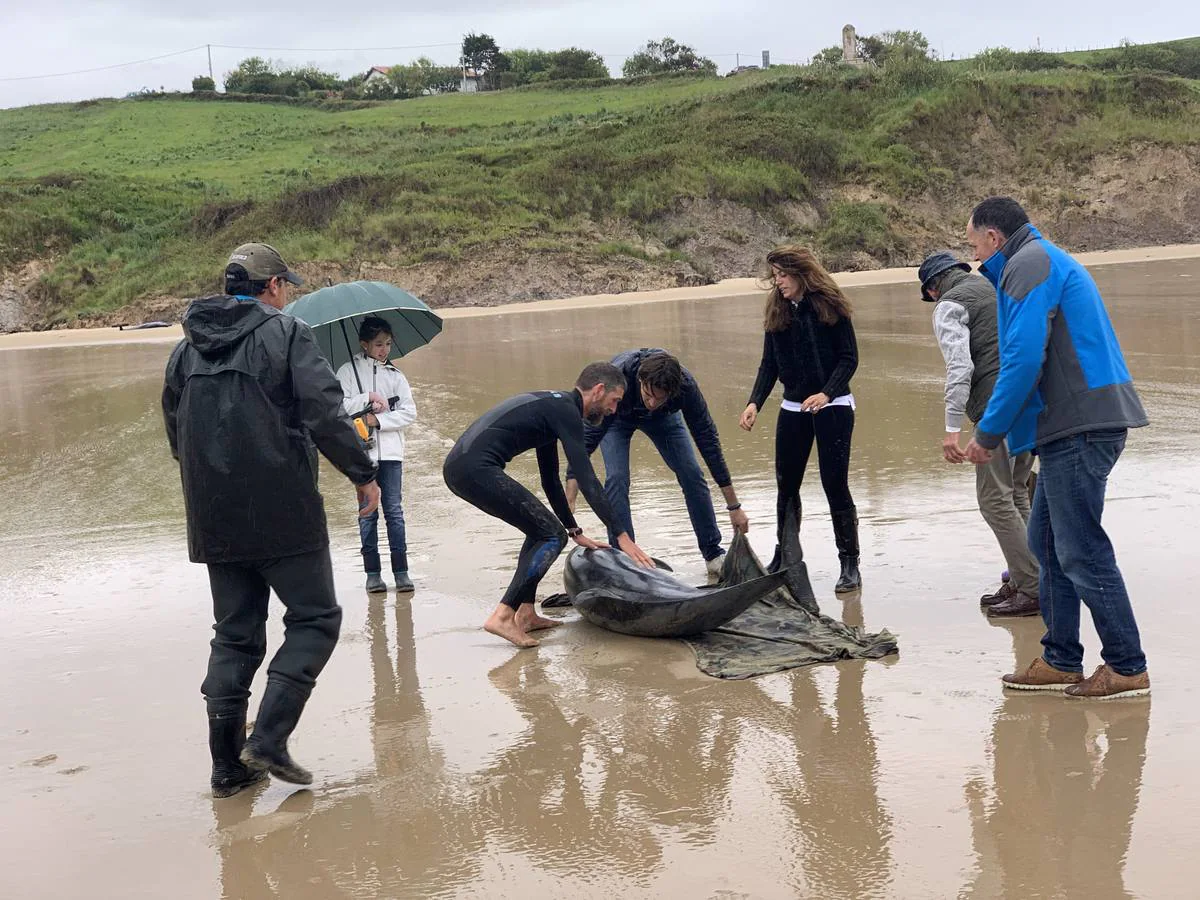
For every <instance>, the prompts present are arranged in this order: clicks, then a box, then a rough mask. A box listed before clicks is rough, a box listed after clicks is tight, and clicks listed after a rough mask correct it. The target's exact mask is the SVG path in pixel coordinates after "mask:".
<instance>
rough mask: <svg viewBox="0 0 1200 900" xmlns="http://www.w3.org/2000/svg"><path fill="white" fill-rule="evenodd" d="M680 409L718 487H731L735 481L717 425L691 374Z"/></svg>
mask: <svg viewBox="0 0 1200 900" xmlns="http://www.w3.org/2000/svg"><path fill="white" fill-rule="evenodd" d="M680 409H681V410H682V412H683V420H684V421H685V422H687V426H688V430H689V431H690V432H691V433H692V440H694V441H695V442H696V447H697V448H698V449H699V450H700V455H701V456H703V457H704V462H705V464H706V465H707V466H708V471H709V472H711V473H712V477H713V481H715V482H716V483H717V487H722V488H723V487H729V485H730V484H732V483H733V479H732V478H731V477H730V476H729V467H728V466H727V465H726V464H725V454H724V453H722V452H721V437H720V435H719V434H717V425H716V423H715V422H713V419H712V415H710V414H709V411H708V403H707V402H705V400H704V394H703V393H701V391H700V385H698V384H697V383H696V380H695V378H693V377H691V375H690V373H689V374H688V376H687V378H686V379H685V381H684V386H683V393H682V396H681V397H680Z"/></svg>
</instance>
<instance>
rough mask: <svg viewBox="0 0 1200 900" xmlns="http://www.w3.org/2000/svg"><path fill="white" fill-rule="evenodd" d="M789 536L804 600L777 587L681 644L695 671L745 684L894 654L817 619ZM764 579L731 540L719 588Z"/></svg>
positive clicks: (740, 540) (549, 604) (856, 631)
mask: <svg viewBox="0 0 1200 900" xmlns="http://www.w3.org/2000/svg"><path fill="white" fill-rule="evenodd" d="M793 533H794V530H791V531H790V533H789V534H788V535H786V536H785V542H788V543H792V542H794V543H795V546H794V548H787V549H786V552H785V561H787V562H789V563H791V564H792V565H794V566H796V567H797V574H798V576H799V577H798V578H797V579H794V580H793V583H795V584H796V585H797V588H796V589H797V590H799V591H801V592H802V593H807V594H809V597H808V598H805V599H804V600H803V601H800V600H797V599H796V598H795V597H794V596H793V592H792V590H789V589H788V588H787V587H780V588H778V589H777V590H776V591H775V592H774V593H772V594H769V595H768V596H766V597H765V598H763V599H762V600H760V601H758V602H757V603H755V604H754V606H752V607H750V609H748V610H746V612H744V613H742V614H741V615H740V616H737V617H736V618H734V619H733V620H732V621H730V622H729V623H727V624H726V625H723V626H721V627H720V628H718V629H716V630H715V631H707V632H705V633H704V634H701V635H698V636H696V637H692V638H683V639H682V640H683V641H684V643H686V644H687V645H688V646H690V647H691V648H692V651H693V652H694V653H695V654H696V665H697V666H698V667H699V669H700V671H702V672H704V673H705V674H707V675H712V676H714V677H716V678H750V677H752V676H754V675H766V674H767V673H769V672H779V671H782V670H784V669H795V668H798V667H800V666H811V665H813V664H815V663H824V662H834V661H835V660H839V659H880V658H881V657H884V656H889V655H891V654H893V653H897V652H899V648H898V645H897V642H896V636H895V635H893V634H892V633H891V632H889V631H887V630H886V629H885V630H883V631H881V632H879V633H877V634H872V633H869V632H865V631H863V630H862V629H861V628H858V627H855V626H852V625H846V624H844V623H842V622H839V621H837V620H836V619H831V618H830V617H829V616H823V615H821V614H820V609H819V608H818V607H817V603H816V601H815V600H813V599H811V588H808V587H807V584H808V576H807V572H806V571H805V570H803V568H802V567H803V565H804V564H803V562H802V558H803V557H802V554H801V553H800V552H799V543H798V541H795V539H794V538H793V539H792V541H790V542H789V541H788V538H789V537H791V534H793ZM764 574H765V570H764V569H763V566H762V563H761V562H760V561H759V559H758V557H757V556H756V555H755V553H754V550H753V549H752V548H751V547H750V543H749V541H747V540H746V537H745V535H742V534H737V535H735V536H734V539H733V541H732V542H731V543H730V545H729V552H728V554H727V556H726V559H725V565H724V567H723V568H722V570H721V581H720V582H719V585H722V586H723V585H731V584H741V583H742V582H745V581H749V580H750V579H752V578H756V577H759V576H762V575H764ZM542 606H543V607H544V608H546V609H552V608H555V607H565V606H570V600H569V599H567V595H566V594H555V595H554V596H553V597H547V598H546V600H544V601H543V602H542Z"/></svg>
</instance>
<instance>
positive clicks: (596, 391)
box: [442, 363, 654, 647]
mask: <svg viewBox="0 0 1200 900" xmlns="http://www.w3.org/2000/svg"><path fill="white" fill-rule="evenodd" d="M624 395H625V375H624V374H623V373H622V372H621V370H620V369H618V368H617V367H616V366H614V365H612V364H611V363H592V364H591V365H589V366H587V367H586V368H585V369H584V370H583V371H582V372H581V373H580V375H579V378H578V379H577V380H576V382H575V387H574V388H572V389H571V390H570V391H533V392H530V393H526V394H518V395H517V396H516V397H512V398H510V399H508V400H505V401H504V402H503V403H501V404H499V405H497V406H494V407H493V408H492V409H490V410H489V411H488V412H486V413H484V414H483V415H482V416H480V417H479V419H477V420H476V421H475V422H474V423H473V424H472V425H471V426H470V427H468V428H467V430H466V431H464V432H463V434H462V436H461V437H460V438H459V439H458V441H457V442H456V443H455V445H454V447H453V449H451V451H450V453H449V455H448V456H447V457H446V462H445V465H444V466H443V469H442V472H443V475H444V477H445V480H446V485H447V487H449V488H450V490H451V491H452V492H453V493H454V494H455V495H456V496H458V497H460V498H462V499H463V500H466V501H467V502H468V503H470V504H471V505H472V506H475V507H476V508H478V509H481V510H483V511H484V512H485V513H487V514H488V515H490V516H495V517H496V518H498V519H501V520H503V521H505V522H507V523H508V524H509V525H512V526H513V527H514V528H517V529H519V530H520V531H522V532H523V533H524V534H525V543H524V545H523V546H522V547H521V554H520V556H519V557H518V559H517V571H516V573H515V574H514V575H513V578H512V582H511V583H510V584H509V586H508V590H507V591H506V592H505V593H504V597H503V598H502V599H501V601H500V603H499V604H498V605H497V606H496V609H495V611H493V612H492V614H491V616H490V617H489V618H488V620H487V622H486V623H485V624H484V626H483V627H484V628H485V629H487V630H488V631H489V632H491V633H492V634H495V635H498V636H499V637H502V638H504V639H505V640H508V641H510V642H512V643H513V644H515V645H516V646H518V647H536V646H537V644H538V642H537V640H536V639H535V638H533V637H530V635H529V632H530V631H536V630H540V629H544V628H553V627H554V626H556V625H559V624H561V623H560V622H557V621H555V620H554V619H547V618H544V617H542V616H539V615H538V614H537V612H536V611H535V610H534V606H533V602H534V599H535V593H536V591H537V586H538V584H540V583H541V580H542V579H543V578H544V577H546V573H547V572H548V571H549V570H550V566H551V564H553V562H554V560H555V559H557V558H558V555H559V554H560V553H562V551H563V548H564V547H565V546H566V544H567V537H568V536H570V537H571V539H572V540H574V541H575V543H576V544H578V545H579V546H581V547H584V548H589V549H595V548H598V547H603V546H606V545H604V544H600V543H597V542H596V541H594V540H592V539H591V538H589V537H587V536H586V535H585V534H584V533H583V529H582V528H580V527H579V523H578V522H576V521H575V516H574V514H573V513H572V512H571V508H570V505H569V504H568V503H567V498H566V494H565V493H564V491H563V484H562V482H561V481H560V480H559V461H558V444H559V443H560V442H561V443H562V445H563V451H564V452H565V453H566V456H567V463H568V465H569V466H570V467H571V470H572V471H573V472H574V474H575V476H576V479H577V480H578V482H579V488H580V490H581V491H582V492H583V495H584V497H586V498H587V501H588V504H589V505H590V506H591V507H592V510H593V511H594V512H595V513H596V515H598V516H599V517H600V520H601V521H602V522H603V523H604V524H605V525H606V526H608V527H609V528H612V529H614V530H616V531H617V532H618V535H617V544H618V546H619V547H620V548H621V550H623V551H624V552H625V553H628V554H629V555H630V557H632V558H633V559H634V560H635V561H636V562H637V563H638V564H639V565H643V566H646V567H652V566H653V565H654V564H653V562H651V560H650V557H649V556H647V555H646V554H645V553H643V552H642V550H641V548H639V547H638V545H637V544H635V543H634V542H633V539H632V538H631V537H630V536H629V535H628V533H626V532H624V531H621V530H620V529H619V528H618V527H617V525H618V523H617V520H616V517H615V515H614V514H613V511H612V506H611V505H610V504H609V502H608V498H607V497H606V496H605V494H604V489H603V488H602V487H601V485H600V482H599V480H598V479H597V478H596V473H595V471H594V470H593V469H592V463H591V460H590V459H588V455H587V450H586V449H585V447H584V430H583V422H584V419H587V420H588V421H589V422H592V423H594V424H599V423H600V422H601V421H603V419H604V417H605V416H611V415H612V414H613V413H614V412H615V411H616V408H617V404H618V403H619V402H620V400H621V398H622V397H623V396H624ZM529 450H536V452H537V461H538V471H539V472H540V474H541V479H542V490H543V491H545V493H546V499H547V500H549V501H550V506H551V507H552V508H553V510H554V512H553V513H551V512H550V510H548V509H546V507H545V506H544V505H543V504H542V502H541V501H540V500H538V498H537V497H535V496H534V495H533V493H532V492H530V491H529V489H528V488H526V487H524V486H523V485H521V484H519V483H518V482H517V481H516V480H515V479H513V478H512V477H511V476H509V475H507V474H506V473H505V471H504V468H505V466H507V465H508V463H509V462H511V461H512V459H513V458H514V457H516V456H517V455H518V454H521V453H525V452H526V451H529Z"/></svg>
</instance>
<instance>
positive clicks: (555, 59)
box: [548, 47, 612, 81]
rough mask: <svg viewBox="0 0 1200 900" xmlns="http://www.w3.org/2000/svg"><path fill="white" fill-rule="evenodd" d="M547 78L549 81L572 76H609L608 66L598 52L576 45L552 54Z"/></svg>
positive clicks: (562, 79)
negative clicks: (582, 48) (581, 48)
mask: <svg viewBox="0 0 1200 900" xmlns="http://www.w3.org/2000/svg"><path fill="white" fill-rule="evenodd" d="M550 57H551V64H550V72H549V74H548V78H549V79H550V80H551V81H564V80H567V79H572V78H610V77H612V76H611V75H610V74H609V71H608V66H606V65H605V64H604V58H603V57H602V56H601V55H600V54H599V53H594V52H592V51H591V50H580V49H579V48H578V47H568V48H567V49H566V50H558V51H556V52H554V53H552V54H550Z"/></svg>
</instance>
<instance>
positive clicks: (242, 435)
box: [162, 295, 375, 563]
mask: <svg viewBox="0 0 1200 900" xmlns="http://www.w3.org/2000/svg"><path fill="white" fill-rule="evenodd" d="M183 330H184V335H185V337H184V340H182V341H180V342H179V344H178V345H177V346H176V347H175V350H174V352H173V353H172V354H171V358H170V360H169V361H168V363H167V371H166V379H165V383H164V385H163V396H162V406H163V416H164V419H165V422H166V428H167V438H168V440H169V441H170V443H171V452H172V453H173V454H174V456H175V458H176V459H177V460H179V472H180V476H181V478H182V481H183V498H184V505H185V507H186V509H187V526H188V551H189V554H190V556H191V558H192V560H193V561H194V562H203V563H228V562H242V561H247V560H265V559H276V558H279V557H284V556H295V555H298V554H301V553H309V552H312V551H314V550H320V549H322V548H324V547H327V546H328V545H329V534H328V531H327V528H326V523H325V507H324V503H323V501H322V499H321V495H320V493H319V492H318V490H317V453H316V451H317V450H320V451H321V453H322V454H324V455H325V457H326V458H327V459H328V460H329V461H330V462H331V463H333V465H334V466H336V467H337V468H338V470H340V471H341V472H342V473H343V474H344V475H345V476H346V477H347V478H349V479H350V480H351V481H353V482H354V483H355V484H365V483H366V482H368V481H370V480H372V479H373V478H374V477H375V464H374V462H372V460H371V458H370V457H369V456H368V455H367V452H366V450H365V449H364V448H363V445H362V442H361V441H360V440H359V439H358V435H357V434H356V433H355V431H354V426H353V424H352V423H351V421H350V419H349V418H348V417H347V416H346V414H345V412H344V410H343V409H342V388H341V385H340V384H339V383H338V380H337V378H335V377H334V374H333V371H332V370H331V369H330V368H329V364H328V363H327V362H326V361H325V358H324V357H323V356H322V355H321V352H320V349H319V348H318V346H317V342H316V339H315V338H314V337H313V333H312V330H311V329H310V328H309V327H308V326H307V325H305V324H304V323H303V322H301V321H300V320H298V319H294V318H292V317H291V316H288V315H284V314H282V313H280V312H279V311H278V310H276V309H273V308H272V307H269V306H267V305H265V304H263V303H260V302H259V301H257V300H245V299H238V298H236V297H229V296H225V295H221V296H216V297H206V298H203V299H200V300H195V301H193V302H192V304H191V305H190V306H189V307H188V310H187V313H186V314H185V315H184V318H183Z"/></svg>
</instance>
